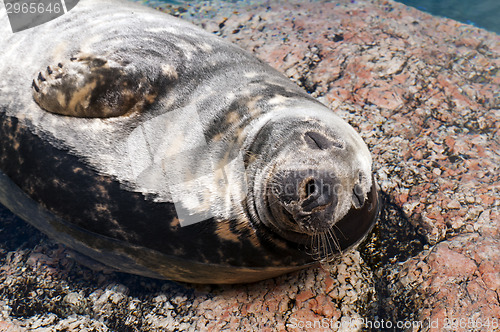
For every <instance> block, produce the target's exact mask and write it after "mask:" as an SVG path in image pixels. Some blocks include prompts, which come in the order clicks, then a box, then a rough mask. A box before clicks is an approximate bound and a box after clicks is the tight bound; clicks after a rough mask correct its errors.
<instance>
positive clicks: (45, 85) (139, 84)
mask: <svg viewBox="0 0 500 332" xmlns="http://www.w3.org/2000/svg"><path fill="white" fill-rule="evenodd" d="M160 86H161V84H160V81H159V80H156V79H153V78H150V77H148V76H147V75H145V74H143V73H141V72H140V71H138V70H137V68H136V67H134V66H132V65H128V66H127V65H122V64H120V63H117V62H115V61H110V60H109V61H108V60H105V59H102V58H97V57H89V56H85V57H80V58H71V59H70V60H69V61H67V62H62V63H58V64H57V65H55V66H48V67H47V68H46V70H44V71H43V72H40V73H39V74H38V76H37V77H36V78H35V79H34V80H33V82H32V88H33V97H34V99H35V101H36V103H37V104H38V105H39V106H40V107H41V108H43V109H44V110H46V111H48V112H51V113H56V114H61V115H67V116H74V117H86V118H107V117H115V116H121V115H125V114H128V113H131V112H136V111H143V110H144V109H145V108H146V107H147V106H148V105H150V104H152V103H153V102H154V101H155V99H156V97H157V96H158V93H159V90H160Z"/></svg>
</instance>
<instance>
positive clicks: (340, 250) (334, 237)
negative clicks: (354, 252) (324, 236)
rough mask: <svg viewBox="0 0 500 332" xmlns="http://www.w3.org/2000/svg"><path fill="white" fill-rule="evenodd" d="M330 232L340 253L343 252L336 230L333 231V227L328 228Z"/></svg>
mask: <svg viewBox="0 0 500 332" xmlns="http://www.w3.org/2000/svg"><path fill="white" fill-rule="evenodd" d="M328 234H329V235H330V237H331V239H332V241H333V243H334V245H335V248H336V249H337V250H338V252H339V253H340V254H342V248H341V247H340V243H339V241H338V239H337V236H336V235H335V232H333V231H332V229H331V228H330V229H328Z"/></svg>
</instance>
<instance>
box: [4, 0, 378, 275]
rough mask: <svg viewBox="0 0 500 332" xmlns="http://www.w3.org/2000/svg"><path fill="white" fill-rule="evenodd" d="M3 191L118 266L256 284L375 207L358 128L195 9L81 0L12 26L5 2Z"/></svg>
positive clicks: (78, 245) (43, 223)
mask: <svg viewBox="0 0 500 332" xmlns="http://www.w3.org/2000/svg"><path fill="white" fill-rule="evenodd" d="M0 48H1V49H2V53H0V76H1V77H2V80H1V81H0V202H1V203H2V204H4V205H5V206H7V207H8V208H9V209H11V210H12V211H13V212H14V213H16V214H18V215H19V216H20V217H22V218H23V219H25V220H26V221H28V222H29V223H31V224H33V225H34V226H35V227H37V228H38V229H40V230H41V231H42V232H44V233H46V234H48V235H49V236H50V237H52V238H53V239H55V240H56V241H59V242H61V243H64V244H65V245H67V246H69V247H70V248H72V249H74V250H76V251H78V252H80V253H81V254H83V255H86V256H89V257H91V258H92V259H95V260H97V261H99V262H101V263H104V264H106V265H108V266H111V267H113V268H115V269H118V270H120V271H124V272H129V273H135V274H139V275H143V276H148V277H154V278H168V279H173V280H180V281H187V282H196V283H238V282H251V281H257V280H261V279H265V278H269V277H273V276H277V275H280V274H283V273H286V272H289V271H294V270H297V269H301V268H304V267H306V266H310V265H311V264H314V263H315V262H316V261H317V260H321V259H330V258H331V257H333V256H334V254H335V253H337V252H339V251H342V250H344V249H346V248H349V247H351V246H353V245H355V244H356V243H358V242H359V241H360V240H361V239H362V238H363V237H364V235H366V233H367V232H368V231H369V230H370V229H371V227H372V225H373V223H374V221H375V219H376V216H377V213H378V197H377V191H376V185H375V183H374V182H373V180H372V176H371V158H370V154H369V152H368V149H367V147H366V146H365V144H364V143H363V141H362V140H361V138H360V137H359V135H358V134H357V133H356V132H355V131H354V130H353V129H352V128H351V127H350V126H349V125H348V124H347V123H345V122H344V121H343V120H341V119H340V118H338V117H337V116H335V115H334V114H333V112H331V111H330V110H328V109H327V108H326V107H325V106H323V105H322V104H320V103H319V102H317V101H316V100H314V99H313V98H311V97H310V96H309V95H307V94H306V93H305V92H304V91H302V90H301V89H300V88H299V87H297V86H295V85H294V84H293V83H291V82H290V81H289V80H288V79H287V78H286V77H284V76H282V75H281V74H279V73H278V72H277V71H275V70H274V69H272V68H271V67H269V66H268V65H266V64H264V63H262V61H260V60H258V59H256V58H255V57H253V56H252V55H250V54H248V53H247V52H245V51H243V50H241V49H240V48H238V47H236V46H234V45H232V44H230V43H228V42H226V41H224V40H222V39H219V38H217V37H215V36H213V35H211V34H209V33H207V32H205V31H203V30H201V29H199V28H197V27H195V26H193V25H191V24H189V23H186V22H183V21H181V20H178V19H176V18H173V17H170V16H169V15H166V14H163V13H160V12H156V11H154V10H152V9H148V8H145V7H141V6H138V5H134V4H131V3H127V2H119V1H114V0H106V1H97V0H82V1H80V2H79V3H78V5H77V6H76V7H75V8H74V9H73V10H71V11H70V12H68V13H67V14H65V15H63V16H62V17H60V18H58V19H55V20H53V21H51V22H48V23H46V24H43V25H40V26H37V27H35V28H32V29H29V30H25V31H22V32H18V33H12V32H11V31H10V30H9V24H8V21H7V16H6V13H5V9H1V11H0Z"/></svg>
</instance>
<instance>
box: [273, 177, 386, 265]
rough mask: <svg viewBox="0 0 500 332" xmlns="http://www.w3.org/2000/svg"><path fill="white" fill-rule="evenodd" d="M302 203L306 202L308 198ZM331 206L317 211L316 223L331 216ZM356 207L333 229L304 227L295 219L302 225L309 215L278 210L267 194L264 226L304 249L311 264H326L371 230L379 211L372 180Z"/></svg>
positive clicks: (376, 189)
mask: <svg viewBox="0 0 500 332" xmlns="http://www.w3.org/2000/svg"><path fill="white" fill-rule="evenodd" d="M271 190H272V189H271ZM316 190H317V189H316ZM310 196H311V195H310ZM305 201H306V202H307V197H306V200H305ZM309 202H310V201H309ZM320 202H321V201H320ZM333 203H335V202H333ZM333 203H330V204H326V205H325V206H322V207H323V209H321V210H320V211H319V212H320V214H318V215H316V219H317V218H321V217H323V218H325V217H326V215H328V214H330V215H331V213H332V207H333V208H334V207H335V204H333ZM357 203H358V204H354V205H353V207H352V208H351V209H350V210H349V212H348V213H347V214H346V215H345V216H344V217H343V218H342V219H341V220H339V221H337V222H336V223H334V224H333V225H330V224H328V223H327V222H326V221H325V220H315V221H316V222H318V224H319V227H307V226H306V227H305V226H304V225H301V223H299V222H297V220H298V219H297V218H301V219H299V220H300V221H303V220H304V218H305V219H307V218H311V216H310V215H309V216H307V215H305V216H303V215H300V213H295V214H294V212H293V211H290V209H287V208H285V207H283V206H282V205H281V206H280V204H279V203H278V202H277V200H276V196H274V195H273V194H266V195H265V207H266V210H267V211H266V215H268V216H269V217H270V218H271V219H272V220H271V221H270V222H268V223H266V225H267V226H268V227H270V228H271V229H272V230H273V232H275V233H276V234H278V235H279V236H281V237H283V238H284V239H286V240H288V241H291V242H294V243H297V244H299V245H302V246H304V247H305V249H306V252H307V254H309V255H310V256H311V257H312V258H313V259H314V260H317V261H323V262H329V261H332V260H333V259H335V257H337V256H338V254H341V253H342V252H343V251H345V250H347V249H349V248H351V247H353V246H355V245H357V244H359V243H360V242H361V241H362V240H363V239H364V238H365V237H366V235H367V234H368V233H369V232H370V231H371V229H372V228H373V226H374V224H375V222H376V220H377V218H378V215H379V211H380V200H379V195H378V188H377V184H376V182H375V180H374V179H373V177H372V186H371V188H370V192H369V193H368V195H367V198H366V199H364V200H363V202H361V200H360V199H358V200H357ZM361 203H362V204H361ZM306 206H307V205H306ZM312 211H314V209H313V210H312Z"/></svg>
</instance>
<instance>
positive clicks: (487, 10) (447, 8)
mask: <svg viewBox="0 0 500 332" xmlns="http://www.w3.org/2000/svg"><path fill="white" fill-rule="evenodd" d="M397 1H398V2H401V3H404V4H405V5H408V6H412V7H415V8H417V9H420V10H422V11H424V12H428V13H431V14H433V15H437V16H443V17H448V18H452V19H454V20H457V21H459V22H462V23H467V24H472V25H474V26H477V27H479V28H484V29H486V30H490V31H493V32H496V33H497V34H500V0H397Z"/></svg>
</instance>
